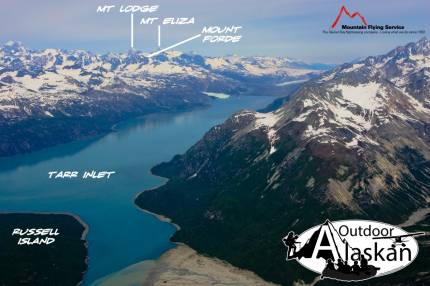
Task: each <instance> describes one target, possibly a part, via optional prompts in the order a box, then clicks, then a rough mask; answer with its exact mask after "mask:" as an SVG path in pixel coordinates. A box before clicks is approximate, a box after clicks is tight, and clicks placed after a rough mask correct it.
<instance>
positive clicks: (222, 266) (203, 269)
mask: <svg viewBox="0 0 430 286" xmlns="http://www.w3.org/2000/svg"><path fill="white" fill-rule="evenodd" d="M150 174H151V175H152V176H155V177H159V178H163V179H165V180H166V181H165V182H163V183H162V184H160V185H158V186H155V187H153V188H151V189H146V190H143V191H141V192H139V193H137V194H136V196H135V197H134V204H135V206H136V207H137V208H138V209H139V210H140V211H142V212H144V213H147V214H150V215H152V216H154V217H155V218H157V219H158V220H160V221H162V222H165V223H169V224H171V225H173V226H174V227H175V228H176V231H175V232H174V233H173V234H172V236H173V235H174V234H175V233H176V232H177V231H179V230H180V229H181V227H180V226H179V225H178V224H176V223H174V222H173V221H172V219H171V218H169V217H167V216H165V215H162V214H157V213H154V212H151V211H149V210H147V209H144V208H141V207H140V206H139V205H138V204H136V199H137V198H138V196H139V195H140V194H142V193H144V192H149V191H156V189H157V188H159V187H161V186H163V185H165V184H166V183H167V182H168V181H169V179H168V178H165V177H162V176H158V175H155V174H154V173H152V172H151V171H150ZM169 241H170V242H171V243H173V244H174V245H175V247H173V248H171V249H169V250H167V251H165V252H164V253H163V254H161V256H160V257H158V258H157V259H154V260H143V261H141V262H138V263H135V264H132V265H130V266H128V267H126V268H124V269H122V270H120V271H118V272H115V273H111V274H110V275H107V276H105V277H102V278H100V279H99V280H97V281H95V282H93V283H92V284H91V286H132V285H135V284H127V282H123V281H133V283H139V284H141V285H153V286H162V285H163V286H174V285H176V284H177V283H186V284H181V285H212V284H213V285H220V284H232V285H238V286H247V285H256V286H275V285H277V284H274V283H271V282H268V281H265V280H263V279H262V278H261V277H259V276H258V275H257V274H256V273H254V272H252V271H250V270H247V269H242V268H238V267H236V266H234V265H232V264H230V263H228V262H227V261H224V260H221V259H219V258H216V257H212V256H205V255H203V254H200V253H198V252H197V251H196V250H194V249H192V248H191V247H190V246H188V245H186V244H185V243H182V242H173V241H171V240H170V239H169ZM187 265H188V267H187ZM142 269H143V271H145V273H141V272H139V271H141V270H142ZM138 278H143V279H144V280H143V281H137V280H136V279H138ZM178 281H179V282H178ZM210 282H211V283H210ZM170 283H173V284H170ZM202 283H203V284H202Z"/></svg>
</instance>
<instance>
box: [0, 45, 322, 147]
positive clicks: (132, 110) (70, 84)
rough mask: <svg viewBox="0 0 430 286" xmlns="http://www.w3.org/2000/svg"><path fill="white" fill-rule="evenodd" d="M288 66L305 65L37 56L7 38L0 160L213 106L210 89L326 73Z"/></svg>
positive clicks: (1, 74)
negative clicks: (156, 116) (122, 124)
mask: <svg viewBox="0 0 430 286" xmlns="http://www.w3.org/2000/svg"><path fill="white" fill-rule="evenodd" d="M290 63H294V64H295V65H298V66H301V65H303V64H302V63H301V62H295V61H291V60H289V59H282V58H269V57H256V58H250V57H247V58H244V57H238V56H230V57H226V58H221V57H218V58H217V57H202V56H200V55H195V54H186V53H182V52H177V51H169V52H166V53H162V54H159V55H157V56H155V57H152V58H148V57H146V56H145V54H144V53H142V52H138V51H129V52H128V53H125V54H119V53H108V54H104V55H98V54H95V53H91V52H87V51H83V50H74V51H67V50H60V49H44V50H39V51H37V50H35V51H33V50H30V49H27V48H26V47H24V46H23V45H22V44H21V43H19V42H13V41H9V42H7V43H6V44H5V45H3V46H2V47H0V126H1V127H2V129H3V132H0V138H1V139H2V142H3V143H2V144H0V156H4V155H11V154H17V153H22V152H28V151H32V150H36V149H41V148H44V147H47V146H51V145H53V144H58V143H65V142H69V141H71V140H75V139H81V138H86V137H88V136H93V135H96V134H100V133H104V132H108V131H109V129H110V126H111V125H113V124H115V123H117V122H118V121H121V120H126V119H127V118H130V117H135V116H139V115H143V114H147V113H150V112H165V111H175V110H188V109H191V108H195V107H199V106H207V105H209V104H210V99H209V98H208V96H207V95H206V94H204V92H215V93H227V94H231V95H238V94H241V95H248V94H254V95H259V94H265V95H278V94H282V93H283V92H285V90H286V89H287V88H286V87H283V86H278V85H277V83H279V82H284V81H289V80H296V79H309V78H311V77H314V76H316V75H317V74H319V73H320V72H321V70H319V69H315V70H311V69H308V66H306V69H303V68H298V67H291V66H290ZM59 130H65V131H64V132H62V134H61V131H59ZM58 132H60V135H61V136H58V134H57V135H55V134H54V133H58Z"/></svg>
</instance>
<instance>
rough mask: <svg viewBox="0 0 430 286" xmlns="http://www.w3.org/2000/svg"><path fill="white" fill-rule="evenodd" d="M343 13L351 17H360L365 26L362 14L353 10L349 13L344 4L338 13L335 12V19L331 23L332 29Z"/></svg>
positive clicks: (365, 22)
mask: <svg viewBox="0 0 430 286" xmlns="http://www.w3.org/2000/svg"><path fill="white" fill-rule="evenodd" d="M343 14H346V15H347V16H348V17H349V18H351V19H353V18H355V17H356V16H358V17H360V19H361V22H362V23H363V25H365V26H367V21H366V19H365V18H364V16H363V15H361V14H360V12H354V13H352V14H351V13H349V11H348V9H346V7H345V5H343V6H342V8H341V9H340V11H339V14H337V17H336V19H335V20H334V22H333V23H332V24H331V28H332V29H334V28H336V26H337V23H338V22H339V20H340V18H341V17H342V15H343Z"/></svg>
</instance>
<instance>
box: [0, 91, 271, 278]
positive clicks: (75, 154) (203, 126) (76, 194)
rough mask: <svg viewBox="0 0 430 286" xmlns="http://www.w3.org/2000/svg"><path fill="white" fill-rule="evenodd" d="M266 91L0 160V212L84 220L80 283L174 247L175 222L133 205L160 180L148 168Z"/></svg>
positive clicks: (257, 104) (253, 105)
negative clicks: (99, 174) (72, 174)
mask: <svg viewBox="0 0 430 286" xmlns="http://www.w3.org/2000/svg"><path fill="white" fill-rule="evenodd" d="M273 99H274V98H272V97H240V98H238V97H232V98H230V99H227V100H214V101H213V105H212V107H210V108H207V109H200V110H195V111H191V112H186V113H179V114H153V115H149V116H146V117H143V118H139V119H135V120H131V121H128V122H126V123H122V124H120V125H117V126H116V127H115V130H116V131H115V132H112V133H110V134H108V135H106V136H103V137H101V138H97V139H92V140H87V141H80V142H74V143H70V144H65V145H61V146H56V147H53V148H49V149H46V150H43V151H40V152H34V153H31V154H28V155H22V156H15V157H11V158H2V159H0V211H3V212H5V211H12V212H14V211H16V212H70V213H74V214H77V215H79V216H80V217H81V218H82V219H83V220H84V221H85V222H86V223H87V224H88V225H89V233H88V235H87V240H88V246H89V248H88V249H89V268H88V272H87V273H86V275H85V280H84V284H85V285H89V284H90V283H91V282H94V281H95V280H97V279H99V278H101V277H104V276H106V275H108V274H110V273H112V272H116V271H118V270H121V269H122V268H125V267H127V266H129V265H131V264H134V263H136V262H139V261H142V260H146V259H154V258H157V257H158V256H160V255H161V254H162V253H163V252H165V251H166V250H168V249H169V248H171V247H172V246H173V244H172V243H170V242H169V237H170V236H171V235H172V234H173V233H174V231H175V228H174V227H173V226H172V225H170V224H168V223H164V222H161V221H159V220H158V219H156V218H155V217H154V216H151V215H149V214H147V213H144V212H142V211H140V210H139V209H138V208H137V207H136V206H135V205H134V203H133V200H134V198H135V196H136V195H137V194H138V193H139V192H140V191H143V190H145V189H150V188H154V187H156V186H157V185H160V184H162V183H163V182H164V179H162V178H158V177H155V176H152V175H151V174H150V173H149V170H150V169H151V167H153V166H154V165H156V164H157V163H160V162H162V161H167V160H169V159H170V158H171V157H172V156H173V155H175V154H178V153H183V152H184V151H186V150H187V149H188V148H189V147H190V146H191V145H192V144H194V143H195V142H196V141H197V140H198V139H200V138H201V137H202V135H203V134H204V133H205V132H206V131H207V130H209V128H210V127H212V126H214V125H216V124H219V123H221V122H223V121H224V120H225V119H226V118H227V117H228V116H229V115H230V114H232V113H233V112H236V111H238V110H241V109H244V108H247V109H259V108H262V107H265V106H266V105H267V104H268V103H270V102H271V101H272V100H273ZM61 170H63V171H67V170H69V171H79V172H80V173H81V174H82V173H83V172H84V171H88V170H97V171H115V172H116V174H114V175H112V177H111V178H110V179H109V180H83V179H81V178H74V179H57V180H54V179H49V178H48V172H49V171H61Z"/></svg>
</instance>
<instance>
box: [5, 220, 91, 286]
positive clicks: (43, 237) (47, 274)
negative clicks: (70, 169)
mask: <svg viewBox="0 0 430 286" xmlns="http://www.w3.org/2000/svg"><path fill="white" fill-rule="evenodd" d="M87 232H88V227H87V226H86V224H85V223H84V222H83V221H82V220H81V219H80V218H79V217H77V216H74V215H72V214H51V213H2V214H0V285H32V286H37V285H62V286H68V285H73V286H74V285H79V284H80V283H81V282H82V280H83V275H84V273H85V271H86V270H87V246H86V241H85V237H86V234H87Z"/></svg>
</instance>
